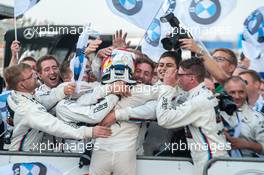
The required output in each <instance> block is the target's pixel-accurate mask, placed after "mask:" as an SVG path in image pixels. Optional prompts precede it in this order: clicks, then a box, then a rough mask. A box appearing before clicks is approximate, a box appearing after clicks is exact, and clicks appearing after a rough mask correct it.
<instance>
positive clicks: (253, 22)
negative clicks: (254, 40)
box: [244, 10, 263, 35]
mask: <svg viewBox="0 0 264 175" xmlns="http://www.w3.org/2000/svg"><path fill="white" fill-rule="evenodd" d="M262 21H263V15H262V14H261V12H260V11H259V10H256V11H254V12H253V14H251V15H250V16H249V17H248V18H247V19H246V21H245V22H244V25H245V26H246V28H247V29H248V31H249V33H250V34H251V35H254V34H255V33H257V32H258V30H259V27H260V25H261V24H262Z"/></svg>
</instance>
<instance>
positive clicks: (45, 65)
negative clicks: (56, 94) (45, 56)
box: [39, 59, 60, 88]
mask: <svg viewBox="0 0 264 175" xmlns="http://www.w3.org/2000/svg"><path fill="white" fill-rule="evenodd" d="M39 77H40V79H41V80H42V81H43V83H44V84H45V85H47V86H48V87H50V88H54V87H56V86H57V85H58V84H59V82H60V79H59V67H58V65H57V63H56V61H54V60H51V59H50V60H45V61H43V62H42V63H41V71H40V72H39Z"/></svg>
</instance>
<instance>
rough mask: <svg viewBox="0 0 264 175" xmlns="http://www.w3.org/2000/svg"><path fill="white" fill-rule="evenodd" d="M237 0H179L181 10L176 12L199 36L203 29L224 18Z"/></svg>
mask: <svg viewBox="0 0 264 175" xmlns="http://www.w3.org/2000/svg"><path fill="white" fill-rule="evenodd" d="M236 2H237V1H236V0H184V1H182V0H177V3H176V4H177V5H179V6H181V8H180V10H181V11H180V12H179V11H175V12H174V14H175V16H177V17H178V18H179V19H180V20H181V22H183V24H184V25H185V26H186V27H187V28H188V29H189V30H190V32H191V33H192V35H193V36H195V37H199V35H200V33H201V32H203V30H204V31H205V30H208V28H209V27H211V26H213V25H215V24H217V23H218V22H219V21H221V20H222V19H224V17H225V16H227V14H229V13H230V12H231V11H232V10H233V9H234V7H235V6H236Z"/></svg>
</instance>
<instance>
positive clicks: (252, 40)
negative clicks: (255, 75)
mask: <svg viewBox="0 0 264 175" xmlns="http://www.w3.org/2000/svg"><path fill="white" fill-rule="evenodd" d="M242 50H243V53H244V54H245V56H246V57H248V58H249V59H250V60H251V62H250V69H253V70H255V71H257V72H259V73H260V74H261V76H262V78H264V7H260V8H258V9H256V10H255V11H253V12H252V13H251V14H250V15H249V16H248V17H247V19H246V20H245V22H244V31H243V38H242Z"/></svg>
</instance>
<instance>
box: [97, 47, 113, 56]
mask: <svg viewBox="0 0 264 175" xmlns="http://www.w3.org/2000/svg"><path fill="white" fill-rule="evenodd" d="M112 51H113V48H112V47H106V48H103V49H101V50H99V51H98V52H97V57H99V58H101V59H104V58H105V57H107V56H110V55H111V53H112Z"/></svg>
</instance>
